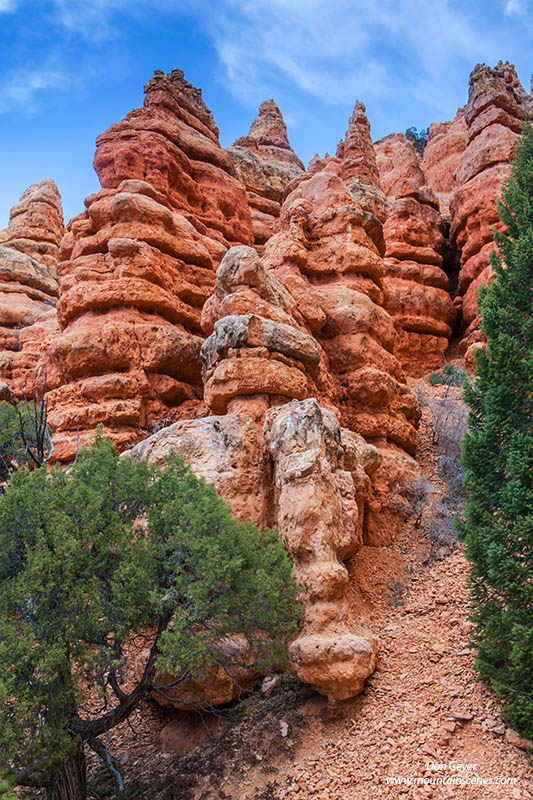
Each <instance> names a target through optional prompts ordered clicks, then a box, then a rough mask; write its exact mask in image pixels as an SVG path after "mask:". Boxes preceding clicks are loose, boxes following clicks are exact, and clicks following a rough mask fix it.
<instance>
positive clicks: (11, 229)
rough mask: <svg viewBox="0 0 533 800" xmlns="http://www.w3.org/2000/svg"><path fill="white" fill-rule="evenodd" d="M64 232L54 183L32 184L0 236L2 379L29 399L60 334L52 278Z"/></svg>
mask: <svg viewBox="0 0 533 800" xmlns="http://www.w3.org/2000/svg"><path fill="white" fill-rule="evenodd" d="M62 232H63V211H62V207H61V198H60V196H59V192H58V190H57V187H56V185H55V183H54V182H53V181H51V180H45V181H42V182H41V183H37V184H35V185H33V186H30V187H29V188H28V189H27V190H26V191H25V192H24V194H23V195H22V197H21V199H20V201H19V202H18V203H17V204H16V205H15V206H14V207H13V209H12V210H11V216H10V221H9V225H8V227H7V228H6V229H5V230H4V231H2V232H1V233H0V379H1V380H3V381H5V382H6V383H7V384H8V385H9V387H10V389H11V391H12V392H13V393H14V396H15V397H16V398H17V399H19V400H20V399H22V398H23V397H27V398H28V399H29V398H31V396H32V394H33V390H34V378H35V370H36V368H37V365H38V363H39V360H40V358H41V356H42V354H43V352H45V351H46V349H47V348H48V347H50V345H51V342H52V341H53V339H54V337H55V336H56V335H57V334H58V332H59V328H58V324H57V315H56V310H55V309H56V302H57V295H58V283H57V280H56V277H55V273H56V264H57V255H58V250H59V243H60V241H61V236H62Z"/></svg>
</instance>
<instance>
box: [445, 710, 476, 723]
mask: <svg viewBox="0 0 533 800" xmlns="http://www.w3.org/2000/svg"><path fill="white" fill-rule="evenodd" d="M450 714H451V715H452V717H453V718H454V719H458V720H459V721H460V722H470V720H471V719H474V715H473V714H471V713H470V712H469V711H451V712H450Z"/></svg>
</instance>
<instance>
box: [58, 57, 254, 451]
mask: <svg viewBox="0 0 533 800" xmlns="http://www.w3.org/2000/svg"><path fill="white" fill-rule="evenodd" d="M145 93H146V97H145V102H144V107H143V108H141V109H137V110H135V111H132V112H131V113H130V114H128V116H127V117H126V118H125V119H124V120H123V121H122V122H119V123H117V124H116V125H113V126H112V127H111V128H110V129H109V130H108V131H107V132H106V133H104V134H103V135H102V136H100V137H98V140H97V151H96V155H95V159H94V166H95V169H96V171H97V173H98V176H99V178H100V181H101V184H102V190H101V191H100V192H99V193H98V194H97V195H91V196H90V197H88V198H87V200H86V202H85V204H86V211H85V212H84V213H83V214H81V215H79V216H78V217H76V218H74V219H73V220H72V222H71V223H70V225H69V226H68V228H67V231H66V233H65V236H64V237H63V241H62V245H61V252H60V263H59V266H58V274H59V280H60V287H59V294H60V299H59V303H58V319H59V323H60V326H61V330H62V332H61V336H60V337H59V338H58V339H57V340H56V341H55V342H54V344H53V346H52V347H51V348H50V349H49V352H48V354H47V358H46V359H45V363H43V370H44V369H46V373H47V381H48V386H49V388H50V389H51V391H50V394H49V401H50V422H51V424H52V426H53V428H54V429H55V431H56V456H57V458H58V459H59V460H66V459H70V458H71V457H72V456H73V454H74V452H75V449H76V446H77V441H78V440H79V442H80V444H82V445H83V444H85V443H87V442H88V441H90V440H91V439H92V437H93V436H94V431H95V428H96V426H97V425H99V424H100V423H102V424H103V425H104V429H105V432H106V435H107V436H109V437H110V438H111V439H112V440H113V441H114V442H115V443H116V444H117V445H118V446H119V447H125V446H127V445H131V444H133V443H135V442H136V441H139V440H140V439H142V438H143V437H144V436H146V433H147V432H149V430H150V428H151V426H153V425H154V424H161V423H162V421H164V420H167V421H171V420H172V419H176V418H180V417H194V416H195V415H197V414H199V413H200V414H201V413H204V412H203V410H202V394H203V385H202V379H201V367H200V348H201V346H202V342H203V339H204V336H203V334H202V329H201V325H200V318H201V309H202V306H203V304H204V302H205V300H206V299H207V297H209V295H210V294H211V293H212V291H213V287H214V281H215V272H216V268H217V266H218V264H219V263H220V261H221V259H222V258H223V256H224V254H225V252H226V251H227V249H228V248H229V247H230V246H231V245H233V244H235V243H245V244H251V243H252V242H253V232H252V221H251V217H250V211H249V207H248V201H247V198H246V192H245V190H244V187H243V186H242V184H241V183H240V182H239V181H238V180H237V179H236V178H235V176H234V174H233V163H232V161H231V158H230V157H229V155H228V154H227V153H226V152H225V150H223V149H222V147H221V146H220V144H219V140H218V129H217V127H216V125H215V123H214V120H213V117H212V115H211V112H210V111H209V109H208V108H207V107H206V105H205V103H204V101H203V99H202V95H201V92H200V90H198V89H195V88H194V87H193V86H191V84H190V83H188V82H187V81H186V80H185V79H184V77H183V73H182V72H181V71H180V70H174V71H173V72H171V73H170V74H169V75H168V76H165V75H164V74H163V73H161V72H157V73H156V74H155V77H154V78H152V80H151V81H149V83H148V84H147V85H146V87H145Z"/></svg>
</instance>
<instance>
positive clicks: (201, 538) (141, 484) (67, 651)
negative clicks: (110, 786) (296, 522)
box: [0, 437, 298, 800]
mask: <svg viewBox="0 0 533 800" xmlns="http://www.w3.org/2000/svg"><path fill="white" fill-rule="evenodd" d="M296 595H297V587H296V584H295V582H294V579H293V577H292V572H291V562H290V559H289V558H288V556H287V554H286V553H285V551H284V549H283V546H282V544H281V542H280V540H279V538H278V537H277V535H276V533H275V532H271V531H265V532H264V533H260V532H259V531H258V530H257V528H256V527H255V526H254V525H253V524H252V523H241V522H239V521H238V520H236V519H235V518H234V517H233V516H232V514H231V511H230V509H229V507H228V505H227V504H226V503H224V502H223V500H222V499H221V498H220V497H218V495H217V493H216V491H215V489H214V488H213V487H212V486H209V485H208V484H207V483H206V482H205V481H203V480H201V479H198V478H196V477H195V476H194V475H193V474H192V472H191V470H190V469H189V467H188V466H187V465H186V464H185V463H184V461H183V459H182V458H181V457H180V456H177V455H174V456H172V457H171V458H170V459H169V461H168V465H167V466H166V467H165V468H164V469H159V468H155V467H150V466H148V465H147V464H146V463H144V462H140V463H136V462H135V461H133V460H132V459H131V458H128V457H122V458H121V457H119V456H118V453H117V452H116V450H115V449H114V447H113V445H112V444H111V443H110V442H108V441H106V440H104V439H102V438H101V437H99V438H98V440H97V441H96V443H95V444H94V446H93V447H92V448H91V450H88V451H82V453H81V454H80V457H79V460H78V462H77V463H76V464H75V465H74V466H73V467H72V469H71V470H70V471H69V472H68V473H65V472H64V471H62V470H60V469H59V468H56V469H53V470H48V469H46V467H44V466H43V467H41V468H38V469H35V470H34V471H33V472H30V471H29V470H28V469H21V470H19V471H18V472H16V473H15V474H14V475H13V476H12V477H11V479H10V481H9V483H8V485H7V488H6V491H5V494H4V495H3V496H2V497H0V676H1V681H2V683H1V685H0V717H1V719H2V725H1V726H0V777H1V776H4V777H7V778H8V779H9V780H10V781H11V783H12V784H14V785H17V784H18V785H27V786H38V787H44V788H45V790H46V793H47V797H48V798H53V800H67V798H68V800H83V798H84V797H85V796H86V778H85V758H84V751H85V748H86V747H87V746H89V747H91V748H92V749H93V750H95V751H96V752H97V753H98V754H99V755H101V756H102V757H103V758H105V759H106V760H107V761H108V763H109V764H110V765H111V767H112V768H113V770H114V771H115V773H116V775H118V771H117V766H118V765H116V764H115V763H114V762H113V760H112V754H109V753H107V752H106V749H105V734H106V733H107V731H108V730H109V729H111V728H112V727H113V726H114V725H116V724H118V723H119V722H121V721H123V720H124V719H126V718H127V716H129V714H130V713H131V711H132V710H133V709H134V708H135V706H136V705H137V703H138V701H139V699H140V698H141V697H142V696H143V695H146V694H147V693H148V691H149V688H150V686H151V681H152V678H153V674H154V670H155V667H156V666H158V667H162V668H163V669H165V670H169V671H171V672H173V673H174V674H176V676H177V677H180V676H184V675H188V674H189V673H190V674H194V675H201V674H203V673H204V672H205V671H206V670H207V669H208V668H209V667H210V666H211V665H212V664H214V663H215V662H221V663H222V666H223V667H230V666H231V664H229V663H227V662H223V658H224V655H223V653H222V651H221V648H220V641H221V639H222V638H223V637H224V636H226V635H227V634H243V635H244V636H245V637H246V638H247V639H248V640H249V642H250V643H251V645H252V646H253V647H254V648H255V651H256V652H257V660H258V661H261V662H262V664H263V666H265V665H269V666H270V668H272V667H278V668H279V667H280V666H283V663H284V659H286V654H287V643H288V640H289V639H290V637H291V635H292V633H293V632H294V630H295V627H296V624H297V620H298V603H297V596H296ZM142 631H152V632H155V633H153V634H152V639H149V642H151V649H150V655H149V658H148V661H147V664H146V669H145V670H144V674H143V675H142V676H141V677H139V678H138V679H137V680H136V681H135V682H134V684H133V685H132V684H131V670H130V674H129V681H130V682H127V681H126V676H127V669H126V668H128V666H129V664H128V652H129V648H130V647H131V644H132V637H133V636H134V635H136V634H139V632H142ZM148 646H149V647H150V644H149V645H148ZM102 737H104V738H103V739H102Z"/></svg>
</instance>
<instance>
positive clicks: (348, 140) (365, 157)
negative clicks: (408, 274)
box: [309, 100, 389, 222]
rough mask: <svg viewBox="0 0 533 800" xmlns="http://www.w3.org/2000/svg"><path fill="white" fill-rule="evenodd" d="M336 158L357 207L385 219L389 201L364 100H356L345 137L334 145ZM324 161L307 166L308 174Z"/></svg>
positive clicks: (318, 167)
mask: <svg viewBox="0 0 533 800" xmlns="http://www.w3.org/2000/svg"><path fill="white" fill-rule="evenodd" d="M337 158H338V159H340V160H341V170H340V176H341V177H342V179H343V181H344V184H345V186H346V188H347V189H348V191H349V193H350V195H351V196H352V198H353V200H354V201H355V205H357V206H358V208H361V209H364V210H365V211H369V212H370V213H371V214H374V215H375V216H376V217H377V218H378V220H379V221H380V222H384V221H385V219H386V217H387V212H388V206H389V204H388V202H387V198H386V196H385V194H384V193H383V192H382V190H381V185H380V180H379V170H378V166H377V162H376V154H375V152H374V146H373V144H372V137H371V135H370V124H369V122H368V119H367V117H366V107H365V104H364V103H361V102H360V101H359V100H357V102H356V104H355V108H354V111H353V114H352V116H351V117H350V122H349V126H348V130H347V131H346V137H345V139H344V140H342V139H341V141H340V142H339V145H338V147H337ZM326 163H327V160H326V161H322V162H320V160H319V161H317V162H315V163H314V164H313V169H311V164H310V165H309V173H310V174H312V173H314V172H319V171H320V170H321V169H323V168H324V167H325V166H326Z"/></svg>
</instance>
